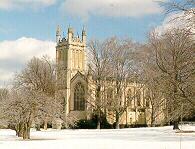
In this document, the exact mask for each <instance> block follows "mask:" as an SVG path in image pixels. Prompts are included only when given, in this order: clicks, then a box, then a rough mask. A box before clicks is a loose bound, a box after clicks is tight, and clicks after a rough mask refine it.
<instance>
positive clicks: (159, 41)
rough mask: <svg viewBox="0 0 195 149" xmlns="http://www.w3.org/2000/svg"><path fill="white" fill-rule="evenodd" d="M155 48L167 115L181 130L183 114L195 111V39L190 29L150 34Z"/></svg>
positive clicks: (176, 127) (152, 47) (152, 46)
mask: <svg viewBox="0 0 195 149" xmlns="http://www.w3.org/2000/svg"><path fill="white" fill-rule="evenodd" d="M150 45H151V47H150V48H151V49H153V50H154V52H155V61H156V65H157V68H158V71H159V73H160V84H161V87H162V88H161V90H162V93H163V95H164V98H165V99H166V106H167V115H168V117H169V120H170V121H172V122H174V129H178V121H179V118H180V117H181V114H182V113H181V107H183V108H184V110H182V111H185V112H184V113H183V116H185V115H188V114H189V113H190V112H191V110H193V107H194V103H195V99H194V83H193V82H194V81H193V80H194V70H195V68H194V66H195V65H194V54H195V53H194V49H195V48H194V42H193V40H192V36H191V32H190V30H180V29H173V30H172V31H169V32H167V33H165V34H164V35H161V36H159V35H157V34H155V33H153V34H151V36H150Z"/></svg>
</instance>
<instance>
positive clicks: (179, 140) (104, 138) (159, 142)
mask: <svg viewBox="0 0 195 149" xmlns="http://www.w3.org/2000/svg"><path fill="white" fill-rule="evenodd" d="M182 129H183V130H195V126H189V125H188V126H182ZM180 148H181V149H195V133H175V131H173V130H172V127H158V128H130V129H120V130H53V129H49V130H47V131H40V132H37V131H34V130H32V132H31V140H29V141H23V140H22V139H21V138H17V137H16V136H15V132H14V131H12V130H3V129H2V130H0V149H180Z"/></svg>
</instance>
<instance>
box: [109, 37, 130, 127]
mask: <svg viewBox="0 0 195 149" xmlns="http://www.w3.org/2000/svg"><path fill="white" fill-rule="evenodd" d="M106 48H107V49H109V56H110V60H111V61H110V69H111V74H110V77H109V78H107V82H109V84H110V83H111V86H112V91H111V92H110V93H108V94H111V95H108V97H109V96H110V98H108V99H107V102H108V107H109V110H111V111H113V112H114V113H115V122H116V129H118V128H119V123H120V118H121V116H122V114H123V113H124V112H125V111H126V109H127V107H128V106H129V105H128V104H127V103H128V101H127V100H126V99H127V98H125V94H124V93H125V90H126V87H127V85H128V84H129V82H131V81H132V74H133V73H134V72H132V59H131V53H132V50H133V49H134V44H133V43H132V41H131V40H129V39H127V40H119V39H117V38H111V39H109V40H108V41H107V47H106ZM123 99H124V100H123ZM128 100H131V99H128Z"/></svg>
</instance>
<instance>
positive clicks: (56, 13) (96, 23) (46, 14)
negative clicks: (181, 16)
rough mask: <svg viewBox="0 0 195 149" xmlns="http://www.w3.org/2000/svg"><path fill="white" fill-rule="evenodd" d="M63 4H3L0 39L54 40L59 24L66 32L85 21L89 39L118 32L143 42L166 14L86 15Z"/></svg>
mask: <svg viewBox="0 0 195 149" xmlns="http://www.w3.org/2000/svg"><path fill="white" fill-rule="evenodd" d="M8 1H9V0H8ZM27 1H28V0H27ZM39 1H41V0H39ZM68 1H71V0H68ZM75 1H76V0H75ZM80 1H81V0H80ZM92 1H94V0H92ZM100 1H101V0H100ZM113 1H116V0H113ZM122 1H123V0H122ZM130 1H131V0H130ZM138 1H139V0H138ZM0 3H1V2H0ZM146 3H147V2H146ZM153 3H156V2H153ZM0 5H1V4H0ZM21 5H22V4H21ZM61 5H63V1H61V0H58V1H56V3H54V4H52V5H49V6H48V7H44V6H43V7H41V8H37V9H35V8H29V7H27V6H26V5H24V6H21V7H23V8H10V9H1V7H0V20H1V21H0V34H1V36H0V40H1V41H2V40H14V39H17V38H20V37H23V36H25V37H32V38H36V39H40V40H55V29H56V26H57V25H58V24H59V25H61V26H62V27H63V30H64V31H65V32H66V28H67V27H68V26H69V25H71V26H72V27H73V28H75V31H78V32H79V31H80V30H81V29H82V26H83V25H84V26H86V29H87V32H88V39H90V38H98V39H102V38H103V39H104V38H107V37H110V36H115V35H116V36H120V37H130V38H132V39H133V40H136V41H140V42H144V41H146V34H147V33H148V31H149V30H151V29H152V28H153V27H156V26H158V25H160V24H161V23H162V21H163V19H164V17H165V16H164V14H163V13H162V12H161V10H159V12H151V13H149V14H147V13H146V15H144V12H143V14H142V15H140V16H131V15H129V16H125V15H124V16H123V14H121V16H116V15H113V16H112V15H110V16H106V15H104V14H102V15H99V14H95V13H93V14H92V15H90V16H87V17H88V18H87V19H85V18H83V16H79V15H78V14H72V13H71V12H67V11H64V10H63V9H66V7H68V6H66V7H64V8H63V7H62V6H61ZM132 5H133V4H132ZM155 5H156V6H157V5H158V4H157V3H156V4H155ZM136 6H137V5H136ZM136 6H135V7H136ZM25 7H26V8H25ZM94 9H96V8H94ZM119 9H121V8H119ZM137 9H139V8H137ZM151 9H152V8H151ZM81 11H82V10H81ZM92 11H93V10H92ZM94 11H96V10H94ZM138 11H139V10H138Z"/></svg>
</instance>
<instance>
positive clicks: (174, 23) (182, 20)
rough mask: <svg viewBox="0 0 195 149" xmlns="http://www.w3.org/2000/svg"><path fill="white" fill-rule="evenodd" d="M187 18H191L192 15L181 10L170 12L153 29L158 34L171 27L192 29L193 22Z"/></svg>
mask: <svg viewBox="0 0 195 149" xmlns="http://www.w3.org/2000/svg"><path fill="white" fill-rule="evenodd" d="M189 19H192V15H191V14H189V15H186V14H184V13H183V12H181V13H176V14H170V15H169V16H167V17H166V18H165V19H164V21H163V22H162V24H161V25H160V26H158V27H156V28H155V31H156V32H157V33H158V34H163V33H165V32H166V31H168V30H171V29H173V28H191V31H194V29H193V28H192V27H194V28H195V26H194V24H193V23H192V24H191V23H190V22H189Z"/></svg>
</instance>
